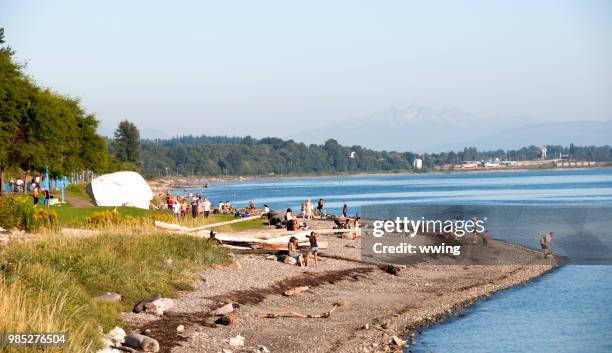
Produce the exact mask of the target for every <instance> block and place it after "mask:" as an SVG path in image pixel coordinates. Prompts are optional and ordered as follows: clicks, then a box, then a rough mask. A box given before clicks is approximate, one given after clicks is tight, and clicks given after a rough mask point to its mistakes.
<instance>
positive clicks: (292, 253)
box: [287, 237, 304, 267]
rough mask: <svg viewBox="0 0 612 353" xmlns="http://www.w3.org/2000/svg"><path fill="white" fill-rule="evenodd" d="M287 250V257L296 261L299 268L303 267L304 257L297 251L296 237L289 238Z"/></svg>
mask: <svg viewBox="0 0 612 353" xmlns="http://www.w3.org/2000/svg"><path fill="white" fill-rule="evenodd" d="M287 248H288V250H289V255H288V256H289V257H292V258H294V259H296V260H297V262H298V264H300V267H304V256H302V252H301V251H300V250H299V249H298V240H297V238H296V237H291V238H290V239H289V244H287Z"/></svg>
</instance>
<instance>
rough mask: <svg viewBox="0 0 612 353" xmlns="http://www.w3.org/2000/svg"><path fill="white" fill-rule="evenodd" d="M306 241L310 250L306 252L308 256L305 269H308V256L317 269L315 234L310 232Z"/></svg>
mask: <svg viewBox="0 0 612 353" xmlns="http://www.w3.org/2000/svg"><path fill="white" fill-rule="evenodd" d="M308 241H309V242H310V249H309V250H308V254H306V261H305V264H306V267H308V260H309V259H310V255H312V256H313V258H314V262H315V267H319V246H318V244H317V233H315V232H310V235H309V236H308Z"/></svg>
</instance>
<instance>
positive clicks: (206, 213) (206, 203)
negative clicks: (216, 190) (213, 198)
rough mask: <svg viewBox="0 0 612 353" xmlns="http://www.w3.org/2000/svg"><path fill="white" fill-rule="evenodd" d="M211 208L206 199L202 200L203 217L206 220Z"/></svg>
mask: <svg viewBox="0 0 612 353" xmlns="http://www.w3.org/2000/svg"><path fill="white" fill-rule="evenodd" d="M211 206H212V204H211V202H210V201H208V197H205V198H204V217H206V218H208V217H209V216H210V207H211Z"/></svg>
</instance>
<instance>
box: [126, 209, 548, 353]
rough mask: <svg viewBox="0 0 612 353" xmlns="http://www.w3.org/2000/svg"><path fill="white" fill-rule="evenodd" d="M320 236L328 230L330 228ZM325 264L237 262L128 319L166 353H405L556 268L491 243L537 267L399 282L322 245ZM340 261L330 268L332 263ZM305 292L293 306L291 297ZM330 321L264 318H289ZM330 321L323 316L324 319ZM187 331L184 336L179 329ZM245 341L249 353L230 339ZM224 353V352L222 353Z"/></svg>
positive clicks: (406, 272)
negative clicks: (440, 327)
mask: <svg viewBox="0 0 612 353" xmlns="http://www.w3.org/2000/svg"><path fill="white" fill-rule="evenodd" d="M311 227H313V228H315V229H316V228H331V226H330V223H329V222H326V221H317V222H312V223H311ZM320 239H321V241H327V242H328V244H329V247H328V249H325V250H323V251H322V254H323V255H324V256H326V257H322V258H321V259H320V262H319V265H318V267H308V268H300V267H299V266H292V265H287V264H284V263H282V262H279V261H275V260H271V259H270V258H269V256H268V255H265V254H242V255H240V254H239V255H235V259H236V263H235V264H234V265H233V266H229V267H225V268H214V269H209V270H207V271H205V272H203V273H201V274H200V280H199V282H198V283H197V284H196V288H195V290H194V291H190V292H183V293H181V295H180V296H179V298H178V299H177V300H176V305H175V307H174V308H173V309H172V310H171V311H170V312H168V313H166V314H164V316H162V317H156V316H153V315H149V314H134V313H125V314H124V315H123V319H124V320H125V321H126V323H127V324H128V325H129V326H130V327H131V329H133V330H138V331H144V330H150V333H149V334H150V336H151V337H153V338H156V339H157V340H158V341H159V343H160V346H161V352H173V353H195V352H210V353H214V352H229V351H231V352H265V350H264V348H262V346H263V347H265V349H267V350H269V351H270V352H285V353H288V352H296V353H298V352H312V353H315V352H321V353H323V352H347V353H349V352H350V353H354V352H386V351H395V350H397V351H399V350H400V348H399V347H398V346H397V345H394V344H393V343H390V342H391V341H392V337H393V336H398V337H401V338H406V337H408V339H407V341H408V342H407V343H408V344H410V345H412V344H417V345H418V342H411V339H410V335H411V333H414V332H416V331H417V330H419V329H420V328H422V327H424V326H427V325H430V324H433V323H435V322H438V321H440V320H441V319H443V318H444V317H447V316H450V315H453V314H455V313H457V312H458V311H460V310H461V309H462V308H464V307H466V306H468V305H469V304H471V303H472V302H474V301H475V300H478V299H481V298H484V297H487V296H489V295H491V294H493V293H495V292H496V291H499V290H502V289H505V288H509V287H512V286H515V285H518V284H522V283H525V282H527V281H529V280H530V279H533V278H535V277H537V276H539V275H541V274H543V273H545V272H547V271H550V270H551V269H553V268H555V267H556V266H558V265H559V263H558V261H557V260H555V259H552V258H551V259H546V260H545V259H542V255H541V254H540V253H538V252H535V251H533V250H530V249H526V248H523V247H519V246H514V245H510V244H505V243H502V242H498V241H490V242H489V247H490V248H491V249H493V251H495V252H496V254H501V255H500V256H507V257H518V258H524V259H532V260H533V261H532V263H529V264H518V263H517V264H504V265H440V264H435V265H434V264H430V263H428V262H427V261H425V260H424V261H420V262H419V263H416V264H411V265H408V266H402V267H401V268H400V271H399V273H398V275H397V276H396V275H392V274H389V273H387V272H385V271H383V269H381V267H380V266H379V265H376V264H371V263H365V262H362V261H361V251H360V246H361V241H360V240H347V239H342V238H338V237H337V236H320ZM329 256H331V257H334V258H331V257H329ZM300 286H308V287H309V289H308V290H307V291H306V292H303V293H301V294H299V295H295V296H285V295H283V292H285V291H286V290H288V289H291V288H295V287H300ZM225 303H234V307H235V309H234V310H235V312H237V316H236V317H237V320H235V321H234V322H233V323H232V324H231V325H228V326H224V325H215V324H213V323H214V321H215V317H213V316H212V315H211V312H212V311H213V310H215V309H217V308H219V307H220V306H222V305H223V304H225ZM334 307H335V309H334V311H333V313H332V314H331V315H329V317H324V318H296V317H280V318H266V317H261V316H264V315H267V314H279V313H283V312H287V311H291V312H296V313H299V314H304V315H309V314H310V315H321V314H324V313H326V312H328V311H330V310H331V309H332V308H334ZM324 316H325V315H324ZM179 325H184V327H185V330H184V331H183V332H177V330H176V328H177V327H178V326H179ZM237 335H240V336H243V337H244V338H245V340H244V346H230V343H229V339H230V338H231V337H234V336H237ZM224 350H225V351H224Z"/></svg>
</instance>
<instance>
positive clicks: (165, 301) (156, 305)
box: [145, 298, 174, 316]
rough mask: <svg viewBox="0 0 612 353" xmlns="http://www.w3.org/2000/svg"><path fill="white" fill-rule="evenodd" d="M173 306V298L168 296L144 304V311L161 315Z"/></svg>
mask: <svg viewBox="0 0 612 353" xmlns="http://www.w3.org/2000/svg"><path fill="white" fill-rule="evenodd" d="M173 307H174V300H172V299H170V298H160V299H157V300H154V301H152V302H150V303H148V304H145V313H147V314H153V315H157V316H162V315H164V313H165V312H166V311H168V310H170V309H172V308H173Z"/></svg>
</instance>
